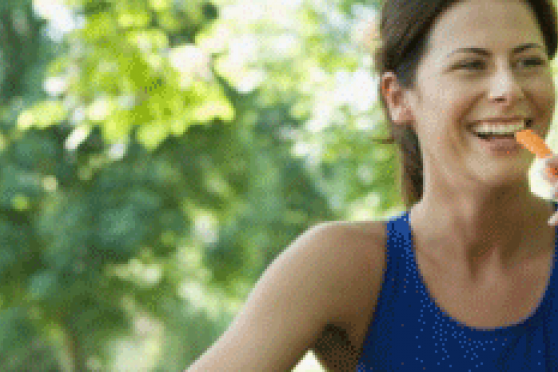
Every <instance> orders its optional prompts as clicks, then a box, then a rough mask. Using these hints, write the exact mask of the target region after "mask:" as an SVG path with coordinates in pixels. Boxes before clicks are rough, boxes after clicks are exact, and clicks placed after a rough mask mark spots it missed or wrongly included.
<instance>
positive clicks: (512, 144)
mask: <svg viewBox="0 0 558 372" xmlns="http://www.w3.org/2000/svg"><path fill="white" fill-rule="evenodd" d="M475 137H476V138H477V140H478V141H480V143H481V145H482V146H483V148H484V149H485V150H486V151H490V152H491V153H492V154H494V155H516V154H518V153H519V150H520V149H521V148H522V146H521V145H520V144H519V143H518V142H517V141H516V140H515V138H499V139H492V140H484V139H481V138H479V137H477V136H476V135H475Z"/></svg>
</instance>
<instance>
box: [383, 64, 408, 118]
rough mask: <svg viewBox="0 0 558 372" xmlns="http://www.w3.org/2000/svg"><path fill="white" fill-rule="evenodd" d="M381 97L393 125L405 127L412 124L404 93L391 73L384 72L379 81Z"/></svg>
mask: <svg viewBox="0 0 558 372" xmlns="http://www.w3.org/2000/svg"><path fill="white" fill-rule="evenodd" d="M381 90H382V95H383V96H384V99H385V101H386V105H387V107H388V110H389V115H390V117H391V120H392V121H393V123H394V124H397V125H405V124H411V123H413V122H414V116H413V113H412V111H411V108H410V106H409V103H408V98H407V95H406V91H405V90H404V89H403V88H402V87H401V86H400V85H399V82H398V81H397V76H395V74H394V73H393V72H386V73H384V75H383V76H382V80H381Z"/></svg>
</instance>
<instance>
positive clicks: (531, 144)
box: [515, 129, 558, 177]
mask: <svg viewBox="0 0 558 372" xmlns="http://www.w3.org/2000/svg"><path fill="white" fill-rule="evenodd" d="M515 139H516V141H517V142H519V143H520V144H521V145H522V146H523V147H525V148H526V149H527V150H529V151H531V152H532V153H533V154H535V155H536V156H537V158H539V159H543V158H546V157H549V156H552V155H553V153H552V151H551V150H550V149H549V148H548V146H547V145H546V143H544V141H543V139H542V138H541V137H539V136H538V135H537V134H536V133H535V132H533V131H532V130H531V129H525V130H522V131H519V132H515ZM546 172H547V174H548V175H549V176H551V177H552V176H554V177H558V169H556V168H547V170H546Z"/></svg>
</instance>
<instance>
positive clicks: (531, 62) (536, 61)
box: [520, 57, 545, 67]
mask: <svg viewBox="0 0 558 372" xmlns="http://www.w3.org/2000/svg"><path fill="white" fill-rule="evenodd" d="M520 62H522V63H523V64H524V65H525V66H531V67H535V66H542V65H544V64H545V61H544V60H543V59H541V58H538V57H533V58H524V59H522V60H520Z"/></svg>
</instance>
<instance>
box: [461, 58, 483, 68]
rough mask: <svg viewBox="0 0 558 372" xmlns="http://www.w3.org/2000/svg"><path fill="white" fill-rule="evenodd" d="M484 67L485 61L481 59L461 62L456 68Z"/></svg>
mask: <svg viewBox="0 0 558 372" xmlns="http://www.w3.org/2000/svg"><path fill="white" fill-rule="evenodd" d="M483 67H484V62H483V61H480V60H471V61H465V62H463V63H460V64H458V65H457V66H456V68H460V69H462V68H464V69H467V70H471V69H472V70H480V69H481V68H483Z"/></svg>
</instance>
